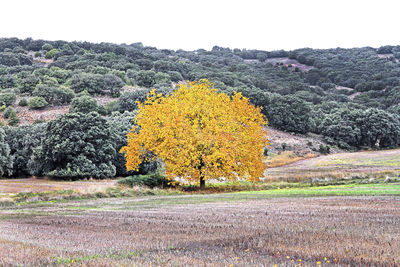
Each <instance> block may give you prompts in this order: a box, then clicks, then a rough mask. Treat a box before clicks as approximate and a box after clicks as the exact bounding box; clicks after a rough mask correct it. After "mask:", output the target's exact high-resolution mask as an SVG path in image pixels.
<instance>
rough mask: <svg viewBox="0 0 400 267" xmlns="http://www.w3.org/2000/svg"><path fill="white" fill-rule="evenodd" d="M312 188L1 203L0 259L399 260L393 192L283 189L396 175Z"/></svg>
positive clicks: (152, 262) (155, 262)
mask: <svg viewBox="0 0 400 267" xmlns="http://www.w3.org/2000/svg"><path fill="white" fill-rule="evenodd" d="M317 189H318V188H308V189H307V188H305V189H287V190H267V191H258V192H241V193H233V194H214V195H183V196H161V197H160V196H153V197H142V198H108V199H92V200H80V201H67V202H66V201H60V202H55V203H34V204H25V205H19V206H10V207H3V208H1V209H0V229H1V231H0V255H2V257H0V265H28V266H32V265H35V266H40V265H77V266H78V265H86V266H115V265H130V266H160V265H163V266H182V265H196V266H202V265H207V266H273V265H274V264H277V265H278V266H294V265H297V266H301V265H304V266H319V265H323V266H329V265H339V266H348V265H351V266H398V265H399V263H400V197H399V196H331V197H313V198H309V197H291V198H288V197H287V196H293V195H296V196H299V195H310V194H311V193H310V194H307V192H312V191H314V194H311V195H318V194H324V193H323V192H324V191H325V192H334V191H336V194H345V192H350V194H351V192H353V194H358V195H360V194H362V195H364V194H368V192H369V194H375V195H381V194H389V195H396V194H399V191H400V185H399V184H391V185H368V186H364V187H362V186H354V187H346V186H337V187H334V188H333V187H327V188H325V190H317ZM320 189H321V188H320ZM296 190H297V191H296ZM299 190H300V191H299ZM301 190H302V191H301ZM278 192H281V194H280V195H279V193H278ZM320 192H322V193H320ZM329 194H331V193H329ZM278 196H281V197H278Z"/></svg>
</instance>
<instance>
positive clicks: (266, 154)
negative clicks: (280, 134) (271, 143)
mask: <svg viewBox="0 0 400 267" xmlns="http://www.w3.org/2000/svg"><path fill="white" fill-rule="evenodd" d="M264 156H268V148H264Z"/></svg>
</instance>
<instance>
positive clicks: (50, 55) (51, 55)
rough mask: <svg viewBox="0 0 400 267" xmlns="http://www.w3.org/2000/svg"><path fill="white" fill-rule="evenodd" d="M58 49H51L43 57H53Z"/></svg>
mask: <svg viewBox="0 0 400 267" xmlns="http://www.w3.org/2000/svg"><path fill="white" fill-rule="evenodd" d="M59 52H60V51H58V49H55V48H53V49H51V50H50V51H49V52H47V53H46V55H45V58H47V59H49V58H54V56H55V55H56V54H58V53H59Z"/></svg>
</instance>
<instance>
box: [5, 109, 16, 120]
mask: <svg viewBox="0 0 400 267" xmlns="http://www.w3.org/2000/svg"><path fill="white" fill-rule="evenodd" d="M13 115H14V116H15V115H16V113H15V110H14V109H13V108H11V107H8V108H6V109H5V110H4V118H6V119H8V118H10V117H12V116H13Z"/></svg>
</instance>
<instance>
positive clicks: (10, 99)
mask: <svg viewBox="0 0 400 267" xmlns="http://www.w3.org/2000/svg"><path fill="white" fill-rule="evenodd" d="M15 100H17V96H16V95H15V94H14V93H11V92H6V93H2V94H0V106H2V105H5V106H11V105H13V104H14V103H15Z"/></svg>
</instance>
